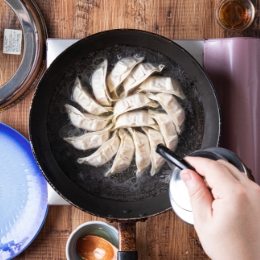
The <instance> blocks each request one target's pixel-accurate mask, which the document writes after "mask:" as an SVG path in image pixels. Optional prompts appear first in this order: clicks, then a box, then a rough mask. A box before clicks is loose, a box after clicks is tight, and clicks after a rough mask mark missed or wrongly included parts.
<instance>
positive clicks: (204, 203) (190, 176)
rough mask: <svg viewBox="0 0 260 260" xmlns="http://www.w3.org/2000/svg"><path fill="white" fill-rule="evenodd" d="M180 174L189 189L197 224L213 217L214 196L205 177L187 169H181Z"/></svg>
mask: <svg viewBox="0 0 260 260" xmlns="http://www.w3.org/2000/svg"><path fill="white" fill-rule="evenodd" d="M180 176H181V179H182V180H183V182H184V183H185V185H186V187H187V189H188V191H189V195H190V202H191V207H192V211H193V216H194V224H195V226H196V224H199V223H201V222H205V221H206V219H208V218H210V217H211V212H212V202H213V197H212V194H211V192H210V191H209V189H208V188H207V186H206V184H205V182H204V181H203V179H202V178H201V177H200V176H199V175H198V174H197V173H196V172H194V171H192V170H188V169H185V170H183V171H181V173H180Z"/></svg>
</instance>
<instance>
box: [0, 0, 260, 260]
mask: <svg viewBox="0 0 260 260" xmlns="http://www.w3.org/2000/svg"><path fill="white" fill-rule="evenodd" d="M35 1H36V3H37V4H38V6H39V8H40V10H41V11H42V14H43V16H44V19H45V22H46V25H47V29H48V34H49V37H50V38H83V37H86V36H88V35H91V34H93V33H96V32H100V31H104V30H109V29H116V28H135V29H141V30H146V31H150V32H154V33H157V34H160V35H163V36H165V37H167V38H170V39H205V38H220V37H233V36H242V37H245V36H249V37H260V21H259V14H260V8H259V1H253V2H254V4H255V7H256V18H255V20H254V22H253V25H252V26H251V27H250V28H249V29H247V30H246V31H244V32H242V33H231V32H227V31H224V30H223V29H221V27H220V26H219V25H218V24H217V21H216V19H215V8H216V4H217V3H218V0H200V1H195V0H149V1H144V0H120V1H118V0H110V1H108V0H44V1H41V0H35ZM0 21H1V22H0V36H1V37H0V38H1V39H0V85H3V83H5V82H6V81H7V80H8V79H10V77H11V76H12V75H13V74H14V72H15V71H16V69H17V68H18V65H19V62H20V61H21V55H20V56H14V55H4V54H3V53H2V42H3V39H2V38H3V28H19V22H18V20H17V18H16V16H15V15H14V13H13V12H12V10H11V9H10V8H9V7H8V6H7V5H6V3H4V1H0ZM33 91H34V90H33ZM33 91H32V92H31V93H30V94H29V95H28V96H27V97H26V98H25V99H24V100H22V101H21V102H20V103H18V104H17V105H16V106H14V107H12V108H10V109H8V110H6V111H4V112H2V113H1V114H0V121H1V122H3V123H5V124H7V125H9V126H11V127H13V128H14V129H16V130H18V131H19V132H21V133H22V134H23V135H24V136H25V137H27V138H28V112H29V107H30V102H31V98H32V94H33ZM90 220H102V221H105V220H104V219H100V218H97V217H93V216H91V215H89V214H86V213H84V212H82V211H80V210H78V209H77V208H75V207H73V206H50V207H49V212H48V215H47V218H46V221H45V224H44V226H43V228H42V230H41V231H40V233H39V235H38V236H37V238H36V239H35V240H34V241H33V243H32V244H31V245H30V246H29V247H28V248H27V249H26V250H25V251H24V252H23V253H22V254H20V255H19V256H18V257H16V258H15V259H21V260H23V259H26V260H29V259H32V260H37V259H55V260H56V259H57V260H58V259H66V256H65V245H66V241H67V238H68V236H69V235H70V233H71V232H72V231H73V230H74V229H75V228H76V227H77V226H78V225H80V224H82V223H84V222H87V221H90ZM112 225H114V226H116V223H113V224H112ZM137 250H138V252H139V259H142V260H155V259H161V260H168V259H176V260H204V259H208V257H207V256H206V254H205V253H204V251H203V249H202V247H201V244H200V242H199V240H198V237H197V235H196V233H195V230H194V228H193V227H192V226H190V225H188V224H186V223H184V222H183V221H181V220H180V219H179V218H178V217H177V216H176V215H175V214H174V212H173V211H172V210H170V211H168V212H166V213H163V214H160V215H158V216H156V217H153V218H149V219H148V220H147V221H146V222H139V223H137Z"/></svg>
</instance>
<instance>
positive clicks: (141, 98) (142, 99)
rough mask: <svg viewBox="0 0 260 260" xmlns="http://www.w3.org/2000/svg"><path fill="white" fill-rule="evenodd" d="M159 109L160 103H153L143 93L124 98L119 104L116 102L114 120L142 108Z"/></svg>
mask: <svg viewBox="0 0 260 260" xmlns="http://www.w3.org/2000/svg"><path fill="white" fill-rule="evenodd" d="M146 106H149V107H154V108H156V107H158V106H159V105H158V103H156V102H154V101H151V100H150V99H149V98H148V97H147V95H145V94H143V93H137V94H134V95H131V96H129V97H126V98H122V99H121V100H119V101H118V102H116V104H115V106H114V119H113V120H115V119H116V118H117V117H118V116H119V115H121V114H123V113H125V112H128V111H131V110H134V109H137V108H141V107H146Z"/></svg>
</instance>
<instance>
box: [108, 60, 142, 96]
mask: <svg viewBox="0 0 260 260" xmlns="http://www.w3.org/2000/svg"><path fill="white" fill-rule="evenodd" d="M143 60H144V57H126V58H122V59H121V60H119V61H118V62H117V63H116V65H115V66H114V68H113V69H112V71H111V72H110V74H109V75H108V77H107V86H108V89H109V91H110V92H111V93H113V94H114V95H115V96H116V97H117V89H118V88H119V86H120V84H121V83H122V82H123V81H124V80H125V78H126V77H127V76H128V75H129V74H130V73H131V71H132V69H133V68H134V67H135V66H136V65H137V64H138V63H140V62H142V61H143Z"/></svg>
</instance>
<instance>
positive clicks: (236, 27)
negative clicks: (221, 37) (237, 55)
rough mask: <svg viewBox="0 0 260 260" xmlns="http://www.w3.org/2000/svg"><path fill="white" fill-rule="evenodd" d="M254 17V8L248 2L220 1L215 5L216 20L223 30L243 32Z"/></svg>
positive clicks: (247, 0) (239, 0)
mask: <svg viewBox="0 0 260 260" xmlns="http://www.w3.org/2000/svg"><path fill="white" fill-rule="evenodd" d="M254 17H255V7H254V5H253V4H252V2H251V1H250V0H222V1H220V2H219V3H218V5H217V9H216V18H217V21H218V23H219V24H220V26H221V27H222V28H224V29H225V30H230V31H243V30H245V29H247V28H248V27H249V26H250V25H251V24H252V22H253V20H254Z"/></svg>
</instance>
